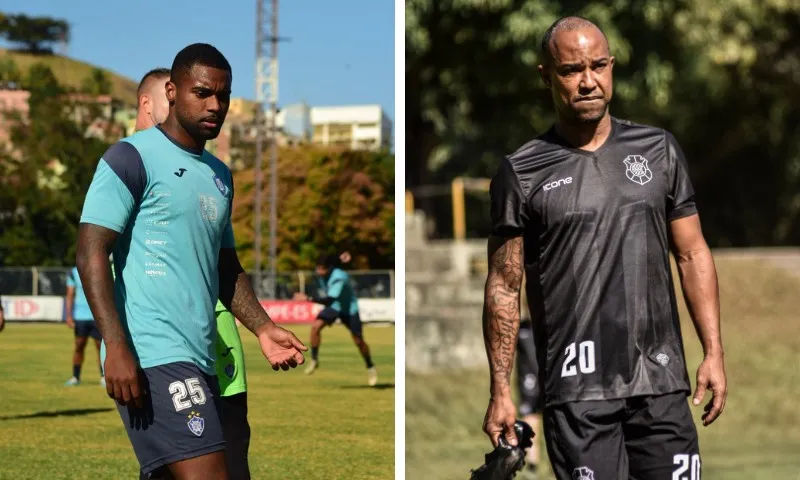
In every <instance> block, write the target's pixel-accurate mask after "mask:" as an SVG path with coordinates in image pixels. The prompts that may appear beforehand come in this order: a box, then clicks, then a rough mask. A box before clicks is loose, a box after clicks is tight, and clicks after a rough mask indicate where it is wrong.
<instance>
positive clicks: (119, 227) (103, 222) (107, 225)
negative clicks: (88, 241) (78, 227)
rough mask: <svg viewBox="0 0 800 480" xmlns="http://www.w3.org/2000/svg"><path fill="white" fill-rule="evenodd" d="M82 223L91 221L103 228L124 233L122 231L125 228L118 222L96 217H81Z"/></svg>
mask: <svg viewBox="0 0 800 480" xmlns="http://www.w3.org/2000/svg"><path fill="white" fill-rule="evenodd" d="M80 223H90V224H92V225H98V226H100V227H103V228H108V229H111V230H114V231H115V232H117V233H122V231H123V230H124V229H125V226H124V225H118V224H116V223H113V222H109V221H106V220H101V219H99V218H95V217H81V220H80Z"/></svg>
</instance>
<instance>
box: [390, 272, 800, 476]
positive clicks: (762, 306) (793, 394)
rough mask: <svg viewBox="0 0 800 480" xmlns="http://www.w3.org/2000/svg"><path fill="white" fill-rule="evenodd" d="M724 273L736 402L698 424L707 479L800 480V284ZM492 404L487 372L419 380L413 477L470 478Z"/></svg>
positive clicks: (409, 436) (409, 385) (687, 330)
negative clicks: (707, 423) (711, 420)
mask: <svg viewBox="0 0 800 480" xmlns="http://www.w3.org/2000/svg"><path fill="white" fill-rule="evenodd" d="M717 268H718V272H719V276H720V296H721V303H722V321H723V330H722V332H723V342H724V344H725V349H726V368H727V373H728V389H729V395H728V401H727V405H726V407H725V412H724V413H723V415H722V416H721V417H720V418H719V419H718V420H717V421H716V422H715V423H714V424H712V425H711V426H709V427H702V426H700V427H698V429H699V434H700V448H701V455H702V459H703V479H704V480H754V479H793V480H795V479H800V408H798V399H800V354H798V352H800V321H798V318H800V281H799V280H798V279H796V278H794V277H790V276H789V275H788V274H786V273H784V272H782V271H778V270H776V269H774V268H771V267H768V266H765V265H762V264H759V263H756V262H749V261H748V262H745V261H741V260H740V261H735V260H720V261H718V262H717ZM681 315H682V319H683V333H684V339H685V340H684V343H685V346H686V350H687V356H688V359H687V360H688V364H689V373H690V377H691V378H692V380H694V374H695V370H696V368H697V365H698V364H699V361H700V359H701V356H702V355H701V350H700V346H699V343H698V341H697V337H696V335H695V333H694V330H693V327H692V325H691V322H690V321H689V316H688V314H687V313H686V309H685V307H684V306H683V305H681ZM474 321H479V316H478V315H477V314H476V316H475V319H474ZM487 401H488V371H486V370H480V371H460V372H451V373H448V374H438V375H413V374H409V375H408V376H407V379H406V477H407V478H408V479H423V478H424V479H426V480H438V479H442V480H445V479H447V480H449V479H453V480H463V479H465V478H468V477H469V471H470V468H474V467H477V466H478V465H480V464H481V463H482V461H483V455H484V454H485V453H486V452H487V451H488V450H489V447H490V446H491V445H490V444H489V442H488V439H487V438H486V437H485V435H484V434H483V433H482V431H481V424H482V422H483V416H484V414H485V413H486V404H487ZM693 410H694V411H695V413H696V417H695V419H696V422H697V424H698V425H701V424H700V422H699V417H700V413H701V410H702V409H701V407H696V408H693ZM545 463H546V462H545ZM544 478H546V479H551V478H553V477H552V476H551V475H550V474H549V472H548V474H547V475H545V476H544Z"/></svg>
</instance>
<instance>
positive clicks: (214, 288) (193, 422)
mask: <svg viewBox="0 0 800 480" xmlns="http://www.w3.org/2000/svg"><path fill="white" fill-rule="evenodd" d="M170 71H171V73H170V80H169V82H168V83H167V84H166V87H165V88H166V94H167V99H168V100H169V104H170V105H169V115H168V116H167V119H166V121H165V122H164V123H162V124H160V125H158V126H156V127H154V128H149V129H147V130H143V131H141V132H138V133H136V134H134V135H132V136H130V137H128V138H125V139H123V140H122V141H120V142H118V143H116V144H115V145H113V146H112V147H111V148H109V149H108V151H107V152H106V153H105V154H104V155H103V157H102V158H101V160H100V162H99V163H98V166H97V170H96V172H95V175H94V178H93V180H92V184H91V186H90V187H89V191H88V193H87V195H86V200H85V203H84V207H83V214H82V216H81V224H80V227H79V230H78V253H77V265H78V271H79V273H80V276H81V279H82V280H83V285H84V289H85V291H86V297H87V299H88V301H89V304H90V305H91V309H92V311H93V312H94V314H95V322H96V324H97V326H98V327H99V328H100V331H101V333H102V335H103V366H104V371H105V379H106V391H107V392H108V395H109V396H110V397H111V398H113V399H115V400H116V403H117V408H118V410H119V413H120V416H121V417H122V421H123V423H124V424H125V427H126V429H127V432H128V437H129V438H130V440H131V444H132V445H133V448H134V452H135V453H136V456H137V458H138V460H139V464H140V467H141V470H142V472H143V473H144V474H146V475H150V474H155V475H167V474H171V475H172V476H174V477H176V478H179V479H182V478H192V479H212V478H213V479H222V480H227V479H228V478H229V476H228V472H227V468H226V465H225V456H224V452H223V450H224V448H225V442H224V439H223V433H222V429H221V426H220V420H219V414H218V411H217V396H218V382H217V379H216V377H215V376H214V359H215V356H216V354H215V351H214V340H215V336H216V320H215V315H214V310H215V308H214V307H215V305H216V303H217V299H218V298H219V299H220V300H221V301H222V303H223V304H224V305H225V306H226V308H228V309H229V310H230V311H231V312H232V313H233V314H234V315H235V316H236V318H238V319H239V321H240V322H241V323H242V324H243V325H244V326H245V327H246V328H247V329H248V330H250V331H251V332H253V333H254V334H255V335H256V336H257V338H258V341H259V344H260V346H261V350H262V352H263V354H264V356H265V357H266V358H267V360H268V361H269V363H270V365H271V366H272V368H273V370H278V369H282V370H288V369H289V368H294V367H296V366H297V365H299V364H302V363H303V361H304V358H303V354H302V352H303V351H305V350H306V347H305V346H304V345H303V344H302V342H300V341H299V340H298V339H297V337H295V336H294V335H293V334H292V333H291V332H289V331H287V330H284V329H282V328H280V327H278V326H276V325H275V324H274V323H273V322H272V320H271V319H270V318H269V316H268V315H267V313H266V312H265V311H264V308H263V307H262V306H261V305H260V303H259V301H258V299H257V298H256V295H255V293H254V292H253V289H252V287H251V285H250V282H249V280H248V278H247V275H246V274H245V272H244V271H243V269H242V267H241V265H240V263H239V259H238V257H237V255H236V251H235V249H234V241H233V231H232V228H231V219H230V217H231V207H232V205H233V196H234V191H233V182H232V177H231V172H230V170H229V169H228V168H227V166H225V164H224V163H222V162H221V161H220V160H219V159H217V158H216V157H214V156H213V155H211V154H210V153H209V152H207V151H206V150H205V149H204V146H205V142H206V141H207V140H210V139H213V138H215V137H216V136H217V135H218V134H219V131H220V129H221V127H222V123H223V121H224V120H225V116H226V114H227V111H228V105H229V102H230V89H231V78H232V74H231V67H230V64H229V63H228V61H227V60H226V59H225V57H224V56H223V55H222V53H220V52H219V51H218V50H217V49H216V48H214V47H213V46H211V45H208V44H193V45H189V46H188V47H186V48H184V49H183V50H181V51H180V52H179V53H178V54H177V55H176V57H175V60H174V62H173V64H172V68H171V70H170ZM112 252H113V255H114V257H113V263H114V271H115V274H116V279H115V280H112V275H111V271H110V268H109V259H108V255H109V253H112Z"/></svg>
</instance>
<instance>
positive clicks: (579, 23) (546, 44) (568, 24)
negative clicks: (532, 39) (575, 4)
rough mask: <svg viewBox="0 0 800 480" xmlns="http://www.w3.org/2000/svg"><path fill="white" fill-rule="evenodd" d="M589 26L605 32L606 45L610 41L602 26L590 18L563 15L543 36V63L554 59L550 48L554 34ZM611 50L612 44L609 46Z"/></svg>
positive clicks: (541, 46)
mask: <svg viewBox="0 0 800 480" xmlns="http://www.w3.org/2000/svg"><path fill="white" fill-rule="evenodd" d="M587 27H594V28H596V29H597V30H599V31H600V33H602V34H603V38H605V39H606V45H609V43H608V37H606V32H604V31H603V30H602V29H601V28H600V27H598V26H597V24H596V23H594V22H592V21H591V20H589V19H588V18H584V17H579V16H577V15H570V16H569V17H561V18H559V19H558V20H556V21H555V22H553V24H552V25H550V28H548V29H547V31H546V32H544V36H543V37H542V44H541V45H540V49H541V52H540V54H541V55H542V63H543V64H545V65H547V64H549V63H550V62H551V61H552V60H553V52H552V51H551V50H550V42H551V41H552V40H553V35H555V34H556V32H558V31H560V30H566V31H574V30H580V29H583V28H587ZM608 49H609V51H610V50H611V46H610V45H609V47H608Z"/></svg>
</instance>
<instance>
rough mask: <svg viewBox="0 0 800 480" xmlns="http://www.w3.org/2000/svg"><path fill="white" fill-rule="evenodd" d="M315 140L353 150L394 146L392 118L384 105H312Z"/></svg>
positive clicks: (313, 137) (312, 138)
mask: <svg viewBox="0 0 800 480" xmlns="http://www.w3.org/2000/svg"><path fill="white" fill-rule="evenodd" d="M311 126H312V129H313V130H312V135H311V141H312V142H314V143H316V144H319V145H340V146H343V147H348V148H351V149H353V150H378V149H380V148H391V146H392V145H391V143H392V142H391V140H392V121H391V120H390V119H389V117H387V116H386V114H385V113H384V112H383V109H382V108H381V106H380V105H354V106H342V107H311Z"/></svg>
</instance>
